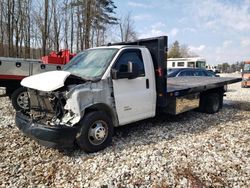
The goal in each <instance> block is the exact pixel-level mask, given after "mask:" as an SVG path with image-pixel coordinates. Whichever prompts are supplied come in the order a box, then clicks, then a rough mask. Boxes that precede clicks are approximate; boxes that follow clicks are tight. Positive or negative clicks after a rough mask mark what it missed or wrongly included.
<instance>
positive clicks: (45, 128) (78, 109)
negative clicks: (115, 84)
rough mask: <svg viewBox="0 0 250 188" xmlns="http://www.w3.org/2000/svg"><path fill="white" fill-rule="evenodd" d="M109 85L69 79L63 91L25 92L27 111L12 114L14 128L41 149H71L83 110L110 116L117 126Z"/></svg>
mask: <svg viewBox="0 0 250 188" xmlns="http://www.w3.org/2000/svg"><path fill="white" fill-rule="evenodd" d="M110 82H111V81H110V80H109V79H107V80H99V81H98V82H92V81H86V80H85V81H83V80H80V81H79V80H78V79H76V78H72V77H71V78H70V77H69V78H68V79H67V80H66V81H65V83H64V86H63V87H60V88H57V89H55V90H52V91H41V90H38V89H36V88H32V89H31V88H28V93H29V97H30V110H29V111H26V112H17V113H16V125H17V127H18V128H19V129H20V130H22V132H24V134H26V135H27V136H29V137H31V138H32V139H34V140H37V141H38V142H39V143H40V144H41V145H45V146H48V147H60V148H72V147H73V146H74V143H75V140H76V138H77V134H78V132H79V130H80V125H79V121H80V120H81V119H82V118H83V116H84V114H85V113H86V110H90V111H91V110H101V111H106V112H107V113H109V112H110V113H109V114H110V115H111V117H112V119H113V120H114V122H113V124H114V125H117V124H118V121H117V117H116V114H115V113H114V111H115V110H114V108H115V107H114V106H115V104H114V98H113V97H112V87H111V84H110ZM108 107H112V108H111V109H109V110H108Z"/></svg>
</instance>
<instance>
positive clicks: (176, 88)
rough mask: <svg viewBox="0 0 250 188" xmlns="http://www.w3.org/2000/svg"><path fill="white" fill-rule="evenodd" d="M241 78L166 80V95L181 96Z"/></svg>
mask: <svg viewBox="0 0 250 188" xmlns="http://www.w3.org/2000/svg"><path fill="white" fill-rule="evenodd" d="M240 81H241V78H231V77H205V76H185V77H184V76H183V77H171V78H167V95H168V96H183V95H187V94H189V93H190V94H191V93H195V92H202V91H206V90H208V89H213V88H217V87H223V86H224V85H227V84H232V83H236V82H240Z"/></svg>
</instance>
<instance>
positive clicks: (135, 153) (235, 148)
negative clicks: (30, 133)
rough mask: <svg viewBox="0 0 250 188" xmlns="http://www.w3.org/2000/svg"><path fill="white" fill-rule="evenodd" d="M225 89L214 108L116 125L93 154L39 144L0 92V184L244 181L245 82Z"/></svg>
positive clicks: (248, 102)
mask: <svg viewBox="0 0 250 188" xmlns="http://www.w3.org/2000/svg"><path fill="white" fill-rule="evenodd" d="M229 91H230V92H228V93H227V97H225V105H224V108H223V109H222V110H221V111H220V112H219V113H217V114H214V115H208V114H202V113H198V112H195V111H191V112H187V113H184V114H181V115H178V116H165V115H164V116H163V115H161V116H159V117H157V118H154V119H150V120H147V121H142V122H139V123H136V124H132V125H131V126H125V127H121V128H116V131H115V136H114V138H113V145H112V146H110V147H108V148H107V149H105V150H103V151H101V152H97V153H94V154H85V153H84V152H82V151H80V150H75V151H58V150H55V149H48V148H45V147H43V146H40V145H38V144H37V143H36V142H34V141H32V140H31V139H29V138H27V137H25V136H24V135H22V133H21V132H20V131H19V130H18V129H17V128H16V127H15V125H14V110H13V108H12V107H11V105H10V101H9V100H8V98H7V97H1V98H0V142H1V144H0V187H27V186H29V187H34V186H35V187H36V186H40V187H44V186H45V187H47V186H51V187H209V186H212V187H225V186H226V187H250V88H245V89H242V88H241V87H240V83H237V84H233V85H230V86H229ZM0 92H2V93H3V92H4V91H0Z"/></svg>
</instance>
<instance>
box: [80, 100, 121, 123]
mask: <svg viewBox="0 0 250 188" xmlns="http://www.w3.org/2000/svg"><path fill="white" fill-rule="evenodd" d="M94 111H103V112H105V113H106V114H107V115H108V116H110V118H111V120H112V122H113V125H114V127H117V126H118V125H119V122H118V118H117V115H116V113H115V111H114V110H113V109H112V108H111V107H110V106H109V105H107V104H104V103H96V104H92V105H91V106H88V107H87V108H85V110H84V114H87V113H90V112H94Z"/></svg>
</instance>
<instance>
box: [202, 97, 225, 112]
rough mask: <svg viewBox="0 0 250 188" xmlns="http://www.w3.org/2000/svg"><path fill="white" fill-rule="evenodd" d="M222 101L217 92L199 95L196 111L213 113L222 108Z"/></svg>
mask: <svg viewBox="0 0 250 188" xmlns="http://www.w3.org/2000/svg"><path fill="white" fill-rule="evenodd" d="M222 103H223V96H222V95H220V94H218V93H208V94H206V95H205V96H202V97H201V99H200V106H199V108H198V111H200V112H205V113H208V114H214V113H217V112H218V111H219V110H220V109H221V108H222V105H223V104H222Z"/></svg>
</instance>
